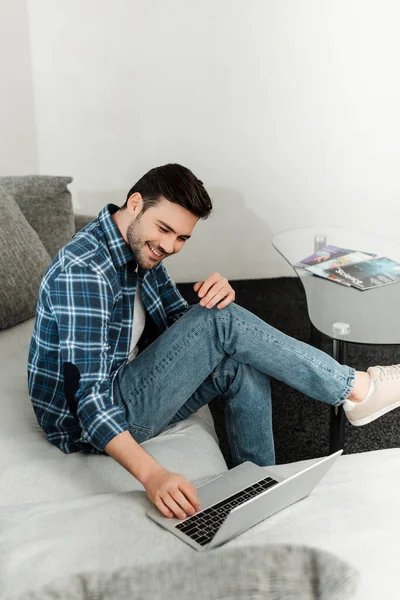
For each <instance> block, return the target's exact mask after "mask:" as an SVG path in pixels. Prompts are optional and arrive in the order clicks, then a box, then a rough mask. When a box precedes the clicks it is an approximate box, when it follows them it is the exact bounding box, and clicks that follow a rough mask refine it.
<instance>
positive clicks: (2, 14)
mask: <svg viewBox="0 0 400 600" xmlns="http://www.w3.org/2000/svg"><path fill="white" fill-rule="evenodd" d="M0 74H1V77H0V175H23V174H26V173H36V172H37V170H38V168H39V160H38V149H37V143H36V126H35V109H34V100H33V86H32V69H31V62H30V49H29V28H28V12H27V7H26V0H12V1H10V0H0Z"/></svg>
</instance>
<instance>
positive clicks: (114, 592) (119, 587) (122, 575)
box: [5, 545, 357, 600]
mask: <svg viewBox="0 0 400 600" xmlns="http://www.w3.org/2000/svg"><path fill="white" fill-rule="evenodd" d="M356 585H357V574H356V571H355V570H354V569H353V567H351V566H350V565H348V564H347V563H346V562H344V561H342V560H340V559H338V558H337V557H336V556H333V555H331V554H330V553H328V552H325V551H322V550H316V549H314V548H307V547H302V546H285V545H271V546H264V547H256V546H247V547H239V548H227V547H223V548H218V549H217V550H211V551H209V552H206V553H201V554H198V553H197V552H196V551H193V550H191V549H189V548H188V550H187V558H185V559H184V560H182V558H181V557H177V558H176V560H174V561H168V562H163V563H159V564H153V565H149V566H148V567H141V568H133V567H125V568H123V569H119V570H115V571H111V572H109V573H82V574H79V575H76V576H73V577H68V578H67V577H63V578H60V579H57V580H55V581H54V582H53V583H51V584H50V585H47V586H45V587H43V588H41V589H40V590H31V591H26V592H25V593H24V595H23V599H24V600H54V599H55V598H57V599H58V600H100V598H101V600H120V599H121V600H122V599H125V598H134V599H135V600H147V599H148V598H151V599H152V600H165V598H174V600H188V599H190V600H244V599H246V600H258V599H260V600H261V599H262V600H266V599H268V600H347V599H349V598H352V597H353V595H354V593H355V590H356ZM5 600H6V599H5ZM18 600H22V597H19V598H18Z"/></svg>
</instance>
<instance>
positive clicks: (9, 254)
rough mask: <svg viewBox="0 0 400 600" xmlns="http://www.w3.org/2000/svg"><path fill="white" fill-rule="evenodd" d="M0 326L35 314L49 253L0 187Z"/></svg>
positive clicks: (23, 319) (18, 321)
mask: <svg viewBox="0 0 400 600" xmlns="http://www.w3.org/2000/svg"><path fill="white" fill-rule="evenodd" d="M0 231H1V236H0V282H1V285H0V329H5V328H7V327H12V326H13V325H16V324H17V323H21V322H22V321H26V320H27V319H29V318H30V317H33V316H34V314H35V307H36V303H37V299H38V291H39V287H40V283H41V280H42V277H43V275H44V272H45V270H46V268H47V267H48V265H49V263H50V256H49V254H48V252H47V251H46V249H45V247H44V246H43V244H42V242H41V241H40V239H39V236H38V235H37V233H36V232H35V231H34V230H33V229H32V227H31V226H30V225H29V223H28V222H27V220H26V219H25V217H24V215H23V214H22V212H21V211H20V209H19V208H18V205H17V203H16V202H15V201H14V199H13V198H12V197H11V196H10V195H9V194H7V193H5V192H4V190H1V188H0Z"/></svg>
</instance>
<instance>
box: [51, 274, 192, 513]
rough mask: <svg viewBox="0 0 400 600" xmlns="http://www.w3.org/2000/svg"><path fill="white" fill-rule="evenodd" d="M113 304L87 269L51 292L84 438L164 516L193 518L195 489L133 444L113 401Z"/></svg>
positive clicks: (60, 278) (55, 285) (57, 282)
mask: <svg viewBox="0 0 400 600" xmlns="http://www.w3.org/2000/svg"><path fill="white" fill-rule="evenodd" d="M113 301H114V299H113V294H112V291H111V289H110V286H109V285H108V283H107V282H106V280H105V279H104V277H103V275H102V274H101V273H99V272H97V271H95V270H92V269H90V268H88V267H80V266H74V267H71V268H70V269H68V270H66V271H64V272H62V273H60V274H59V275H58V277H57V278H56V279H55V280H54V281H53V282H52V285H51V288H50V290H49V295H48V302H49V305H50V306H49V307H51V312H52V314H53V316H54V317H55V319H56V322H57V328H58V335H59V348H60V353H61V360H62V363H63V364H66V363H68V364H70V365H71V364H72V365H74V366H75V367H76V369H78V371H79V375H80V380H79V388H78V391H77V392H76V394H75V397H76V400H77V401H78V409H77V417H78V419H79V423H80V426H81V429H82V439H83V440H84V441H85V442H88V443H90V444H92V445H93V446H94V447H96V448H98V449H99V450H102V451H105V452H107V453H108V454H110V456H112V457H113V458H114V459H115V460H117V461H118V462H119V463H120V464H121V465H122V466H123V467H125V468H126V469H127V470H128V471H129V472H130V473H131V474H132V475H134V476H135V477H137V478H138V479H139V481H140V482H141V483H142V484H143V486H144V487H145V489H146V491H147V495H148V497H149V499H150V500H151V501H152V502H153V503H154V504H155V505H156V506H157V507H158V508H159V510H161V512H162V513H163V514H164V515H165V516H168V517H171V516H174V515H176V516H178V517H180V518H185V517H186V513H184V512H183V510H184V511H187V512H188V514H192V512H194V510H193V506H195V508H198V503H197V497H196V492H195V488H194V487H193V486H192V484H191V483H190V482H189V481H187V480H186V479H185V478H184V477H181V476H180V475H177V474H174V473H170V472H169V471H167V470H166V469H164V468H163V467H161V466H160V465H159V464H158V463H157V461H156V460H155V459H153V458H152V457H151V456H150V455H149V454H148V453H147V452H146V451H145V450H144V449H143V448H142V447H141V446H140V445H139V444H138V443H137V442H136V441H135V440H134V439H133V437H132V436H131V434H130V432H129V431H128V424H127V422H126V419H125V416H124V414H123V411H122V410H121V409H120V408H119V407H118V406H115V405H114V403H113V402H112V383H111V381H110V371H111V361H112V356H111V354H110V346H109V326H110V320H111V316H112V308H113ZM192 505H193V506H192ZM182 509H183V510H182Z"/></svg>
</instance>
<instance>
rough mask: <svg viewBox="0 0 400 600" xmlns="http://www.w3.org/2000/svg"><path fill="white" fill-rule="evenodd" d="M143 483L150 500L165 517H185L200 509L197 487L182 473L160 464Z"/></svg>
mask: <svg viewBox="0 0 400 600" xmlns="http://www.w3.org/2000/svg"><path fill="white" fill-rule="evenodd" d="M142 483H143V486H144V487H145V489H146V493H147V497H148V498H149V500H150V501H151V502H152V503H153V504H155V506H156V507H157V508H158V509H159V510H160V511H161V512H162V514H163V515H164V516H165V517H169V518H172V517H177V518H178V519H185V518H186V517H187V516H191V515H194V514H195V512H197V511H198V510H200V503H199V500H198V498H197V493H196V488H195V487H194V486H193V485H192V484H191V483H190V481H188V480H187V479H185V477H183V476H182V475H178V474H177V473H171V471H167V470H166V469H164V468H163V467H161V466H159V468H157V469H154V470H152V472H151V474H150V475H149V477H148V478H146V481H142Z"/></svg>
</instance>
